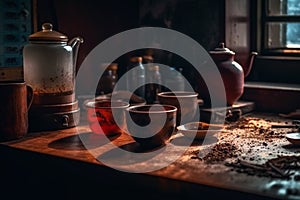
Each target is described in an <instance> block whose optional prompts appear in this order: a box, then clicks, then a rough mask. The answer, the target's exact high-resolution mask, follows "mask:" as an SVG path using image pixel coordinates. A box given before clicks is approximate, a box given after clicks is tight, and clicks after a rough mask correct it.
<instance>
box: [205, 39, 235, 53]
mask: <svg viewBox="0 0 300 200" xmlns="http://www.w3.org/2000/svg"><path fill="white" fill-rule="evenodd" d="M209 53H210V54H229V55H235V52H233V51H231V50H230V49H228V48H226V47H225V44H224V43H223V42H221V43H220V44H219V47H217V48H215V49H214V51H210V52H209Z"/></svg>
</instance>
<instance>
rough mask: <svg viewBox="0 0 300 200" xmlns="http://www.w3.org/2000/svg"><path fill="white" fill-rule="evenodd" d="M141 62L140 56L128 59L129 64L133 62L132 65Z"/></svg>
mask: <svg viewBox="0 0 300 200" xmlns="http://www.w3.org/2000/svg"><path fill="white" fill-rule="evenodd" d="M142 61H143V57H140V56H134V57H131V58H130V62H134V63H137V62H140V63H141V62H142Z"/></svg>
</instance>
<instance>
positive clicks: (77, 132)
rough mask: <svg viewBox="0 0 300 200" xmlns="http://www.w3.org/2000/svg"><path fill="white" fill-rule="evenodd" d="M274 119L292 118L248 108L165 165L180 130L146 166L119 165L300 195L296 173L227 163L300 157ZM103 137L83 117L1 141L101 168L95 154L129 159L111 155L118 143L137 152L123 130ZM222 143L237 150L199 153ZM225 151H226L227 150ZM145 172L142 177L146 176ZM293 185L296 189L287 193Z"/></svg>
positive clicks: (258, 192) (225, 185)
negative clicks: (215, 157) (250, 170)
mask: <svg viewBox="0 0 300 200" xmlns="http://www.w3.org/2000/svg"><path fill="white" fill-rule="evenodd" d="M272 123H276V124H283V125H285V124H290V123H291V120H289V119H286V118H281V117H279V116H278V115H277V114H268V113H250V114H247V115H244V116H242V117H241V118H240V120H239V121H237V122H231V123H228V124H225V129H224V131H222V132H221V133H219V134H218V135H217V136H216V140H212V142H211V143H209V142H208V143H206V144H203V141H194V142H193V143H192V144H191V145H190V146H189V147H188V148H187V149H186V151H185V152H184V154H183V155H181V156H180V157H179V158H178V159H176V160H175V162H172V163H171V164H168V165H167V166H166V167H163V166H164V165H166V163H168V162H169V161H170V159H171V160H172V159H173V158H174V157H173V156H176V153H177V151H178V150H180V145H181V144H184V140H185V138H184V136H183V135H182V134H181V133H177V134H175V135H173V137H172V138H171V140H170V144H172V146H171V149H170V152H171V153H168V154H167V155H164V156H161V159H160V160H159V161H156V162H146V164H147V167H145V162H140V163H134V164H132V165H129V166H128V165H127V166H119V167H120V170H121V171H129V172H130V171H131V170H135V169H139V168H142V169H149V172H146V173H143V174H145V175H146V174H147V175H151V176H150V177H160V178H161V177H163V178H166V179H165V180H175V181H179V182H182V183H192V184H196V185H205V186H211V187H216V188H222V189H228V190H232V191H240V192H246V193H249V194H256V195H259V196H262V197H270V198H279V199H289V198H290V199H298V198H299V199H300V192H299V191H298V190H297V188H298V189H299V188H300V181H299V180H298V179H296V178H295V177H294V178H293V177H290V178H288V179H283V178H280V177H277V178H275V177H268V176H257V175H255V174H254V175H249V174H247V173H243V172H238V171H237V170H234V169H233V168H232V167H231V166H229V165H227V164H228V163H234V162H235V161H237V160H243V161H245V162H247V163H253V164H262V163H265V162H266V161H268V160H270V159H273V158H277V157H278V156H299V157H300V147H297V146H294V145H292V144H290V143H289V142H288V141H287V140H286V138H285V134H286V133H288V132H292V131H294V129H293V128H282V129H278V128H276V129H275V128H272V127H270V124H272ZM103 138H104V137H103V136H100V135H95V134H93V133H91V132H90V129H89V127H88V125H87V123H86V122H85V120H82V121H81V124H80V125H79V126H78V127H74V128H70V129H65V130H58V131H45V132H35V133H28V135H27V136H26V137H24V138H22V139H19V140H13V141H9V142H3V143H1V146H5V147H9V148H13V149H19V150H26V151H32V152H37V153H40V154H46V155H51V156H56V157H60V158H66V159H71V160H77V161H82V162H84V163H90V164H92V165H95V166H99V170H100V169H102V168H101V167H100V166H105V164H104V163H102V162H101V159H99V158H101V157H102V156H106V158H108V159H111V160H109V161H112V163H114V164H116V166H117V165H118V164H119V162H120V161H124V160H126V159H130V156H131V155H130V154H123V155H119V157H118V155H116V154H113V152H114V150H115V149H117V148H119V147H122V148H123V149H125V150H130V151H135V152H138V151H137V150H138V147H137V144H136V143H135V142H134V140H133V139H132V138H131V137H130V136H127V135H126V134H124V135H118V136H115V137H112V138H110V141H109V142H107V141H105V140H104V139H103ZM83 141H84V142H83ZM221 143H229V144H231V145H233V146H235V147H236V149H235V150H234V151H235V154H234V155H233V156H228V157H226V156H225V157H224V159H222V160H219V161H216V162H210V163H207V162H206V161H205V159H200V158H199V155H200V154H199V153H201V152H205V149H206V150H211V148H212V147H214V146H215V145H217V144H221ZM111 144H113V145H111ZM176 147H179V149H178V148H176ZM172 148H173V149H172ZM172 152H173V153H172ZM138 153H141V152H138ZM229 153H230V152H229ZM229 153H228V155H231V154H229ZM110 155H112V157H111V158H110V157H109V156H110ZM299 157H298V158H299ZM102 158H104V157H102ZM175 158H176V157H175ZM175 158H174V159H175ZM160 166H162V168H160V169H158V170H156V171H151V169H152V168H155V167H160ZM107 167H108V168H109V167H110V166H107ZM125 173H126V172H125ZM297 173H299V174H300V172H296V175H299V174H297ZM147 175H146V176H145V177H149V176H147ZM145 180H146V178H145ZM164 184H165V183H164ZM178 187H180V184H179V185H178ZM295 188H296V191H294V190H293V191H294V192H292V193H291V192H289V191H291V189H295ZM177 189H178V188H177Z"/></svg>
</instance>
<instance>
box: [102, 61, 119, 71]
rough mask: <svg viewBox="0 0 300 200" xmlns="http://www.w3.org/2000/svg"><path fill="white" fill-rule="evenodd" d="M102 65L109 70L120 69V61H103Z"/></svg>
mask: <svg viewBox="0 0 300 200" xmlns="http://www.w3.org/2000/svg"><path fill="white" fill-rule="evenodd" d="M102 67H103V68H104V69H105V68H106V69H107V70H118V63H102Z"/></svg>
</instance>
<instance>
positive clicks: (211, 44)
mask: <svg viewBox="0 0 300 200" xmlns="http://www.w3.org/2000/svg"><path fill="white" fill-rule="evenodd" d="M37 12H38V13H37V17H38V20H37V22H38V23H37V24H38V30H40V29H41V24H42V23H44V22H51V23H53V25H54V29H55V30H57V31H59V32H62V33H64V34H66V35H67V36H68V37H69V38H70V39H71V38H72V37H75V36H82V37H83V38H84V43H83V44H82V45H81V46H80V49H79V54H78V63H77V68H78V67H79V66H80V64H81V63H82V61H83V60H84V58H85V57H86V56H87V55H88V53H89V52H90V51H91V50H92V49H93V48H94V47H95V46H96V45H97V44H99V43H100V42H102V41H104V40H105V39H107V38H108V37H110V36H113V35H114V34H117V33H120V32H122V31H125V30H128V29H132V28H136V27H141V26H157V27H165V28H171V29H174V30H177V31H180V32H182V33H184V34H186V35H188V36H190V37H192V38H193V39H195V40H196V41H197V42H198V43H199V44H200V45H202V46H203V47H204V48H205V49H206V50H212V49H214V48H215V47H217V46H218V44H219V42H221V41H224V40H225V33H224V32H225V24H224V21H225V19H224V16H225V0H201V1H199V0H165V1H160V0H130V1H124V0H110V1H94V0H63V1H62V0H37ZM130 55H132V52H130ZM154 55H155V56H156V58H154V59H155V61H156V62H159V63H163V64H166V65H172V66H173V67H181V68H183V74H184V75H185V76H187V78H188V79H189V80H192V79H190V76H191V74H192V70H191V66H189V65H188V63H186V62H185V61H184V60H181V59H180V58H178V57H176V55H173V56H170V55H169V54H168V53H166V54H165V53H164V52H159V53H157V54H155V53H154ZM127 58H128V55H124V56H121V57H120V59H119V60H118V62H119V66H120V67H119V75H122V74H123V73H124V70H123V71H122V69H124V68H125V66H123V65H126V59H127ZM90 74H91V75H92V74H93V72H90ZM86 84H89V83H88V80H87V83H86Z"/></svg>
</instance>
